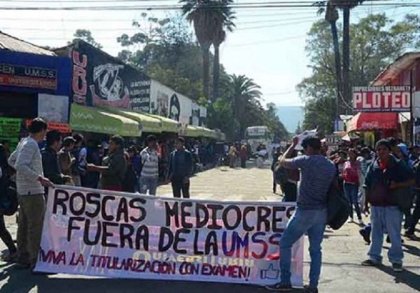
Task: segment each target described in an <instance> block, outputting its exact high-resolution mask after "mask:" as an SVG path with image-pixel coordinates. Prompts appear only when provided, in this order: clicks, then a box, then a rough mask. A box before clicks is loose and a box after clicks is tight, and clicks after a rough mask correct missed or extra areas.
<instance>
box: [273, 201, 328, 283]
mask: <svg viewBox="0 0 420 293" xmlns="http://www.w3.org/2000/svg"><path fill="white" fill-rule="evenodd" d="M326 222H327V209H322V210H303V209H299V208H297V209H296V212H295V214H294V215H293V217H292V219H290V222H289V223H288V225H287V228H286V230H285V231H284V234H283V236H282V237H281V239H280V255H281V257H280V270H281V282H282V283H284V284H290V277H291V273H290V265H291V260H292V246H293V244H294V243H295V242H296V241H298V240H299V239H300V237H302V236H303V235H304V234H305V233H307V234H308V238H309V254H310V256H311V266H310V271H309V286H310V287H313V288H316V287H318V281H319V275H320V274H321V263H322V252H321V243H322V239H323V236H324V231H325V225H326Z"/></svg>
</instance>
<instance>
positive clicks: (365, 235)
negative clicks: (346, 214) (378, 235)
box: [359, 229, 370, 244]
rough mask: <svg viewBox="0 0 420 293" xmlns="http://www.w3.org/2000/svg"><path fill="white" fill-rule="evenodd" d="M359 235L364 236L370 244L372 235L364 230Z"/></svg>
mask: <svg viewBox="0 0 420 293" xmlns="http://www.w3.org/2000/svg"><path fill="white" fill-rule="evenodd" d="M359 234H360V235H362V237H363V240H364V241H365V242H366V243H367V244H370V233H369V232H368V231H366V230H364V229H360V230H359Z"/></svg>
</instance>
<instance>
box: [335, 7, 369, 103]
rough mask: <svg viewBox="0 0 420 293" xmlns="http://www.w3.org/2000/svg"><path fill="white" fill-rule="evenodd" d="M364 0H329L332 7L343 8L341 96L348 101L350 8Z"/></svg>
mask: <svg viewBox="0 0 420 293" xmlns="http://www.w3.org/2000/svg"><path fill="white" fill-rule="evenodd" d="M363 1H364V0H330V2H331V4H332V5H333V6H334V7H337V8H339V9H341V10H343V97H344V99H345V101H347V102H348V101H350V91H351V88H350V10H351V9H352V8H354V7H356V6H357V5H359V4H362V2H363Z"/></svg>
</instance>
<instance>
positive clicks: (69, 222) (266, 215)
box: [35, 186, 303, 286]
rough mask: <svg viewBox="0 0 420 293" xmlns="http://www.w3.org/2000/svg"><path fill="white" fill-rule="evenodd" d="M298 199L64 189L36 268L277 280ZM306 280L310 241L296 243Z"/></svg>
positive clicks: (295, 278) (53, 204)
mask: <svg viewBox="0 0 420 293" xmlns="http://www.w3.org/2000/svg"><path fill="white" fill-rule="evenodd" d="M294 210H295V204H294V203H283V202H265V201H264V202H223V201H204V200H192V199H191V200H190V199H189V200H181V199H173V198H159V197H154V196H143V195H139V194H130V193H120V192H110V191H103V190H94V189H85V188H76V187H69V186H56V189H50V191H49V195H48V202H47V210H46V213H45V217H44V226H43V231H42V240H41V248H40V252H39V256H38V261H37V264H36V268H35V270H36V271H41V272H53V273H68V274H77V275H91V276H102V277H108V278H137V279H157V280H182V281H205V282H227V283H242V284H258V285H265V284H273V283H275V282H278V281H279V280H280V268H279V265H280V264H279V258H280V257H281V251H279V241H280V239H281V237H282V234H283V232H284V229H285V228H286V226H287V223H288V221H289V219H290V217H291V216H292V214H293V211H294ZM291 272H292V279H291V281H292V284H293V285H295V286H301V285H302V274H303V238H301V239H300V240H299V241H297V242H296V243H295V245H294V246H293V248H292V264H291Z"/></svg>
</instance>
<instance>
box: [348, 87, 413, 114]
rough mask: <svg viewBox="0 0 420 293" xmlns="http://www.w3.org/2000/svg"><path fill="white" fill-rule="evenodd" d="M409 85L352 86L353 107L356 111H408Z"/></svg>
mask: <svg viewBox="0 0 420 293" xmlns="http://www.w3.org/2000/svg"><path fill="white" fill-rule="evenodd" d="M410 106H411V93H410V87H409V86H385V87H354V88H353V109H354V111H357V112H409V111H410Z"/></svg>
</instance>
